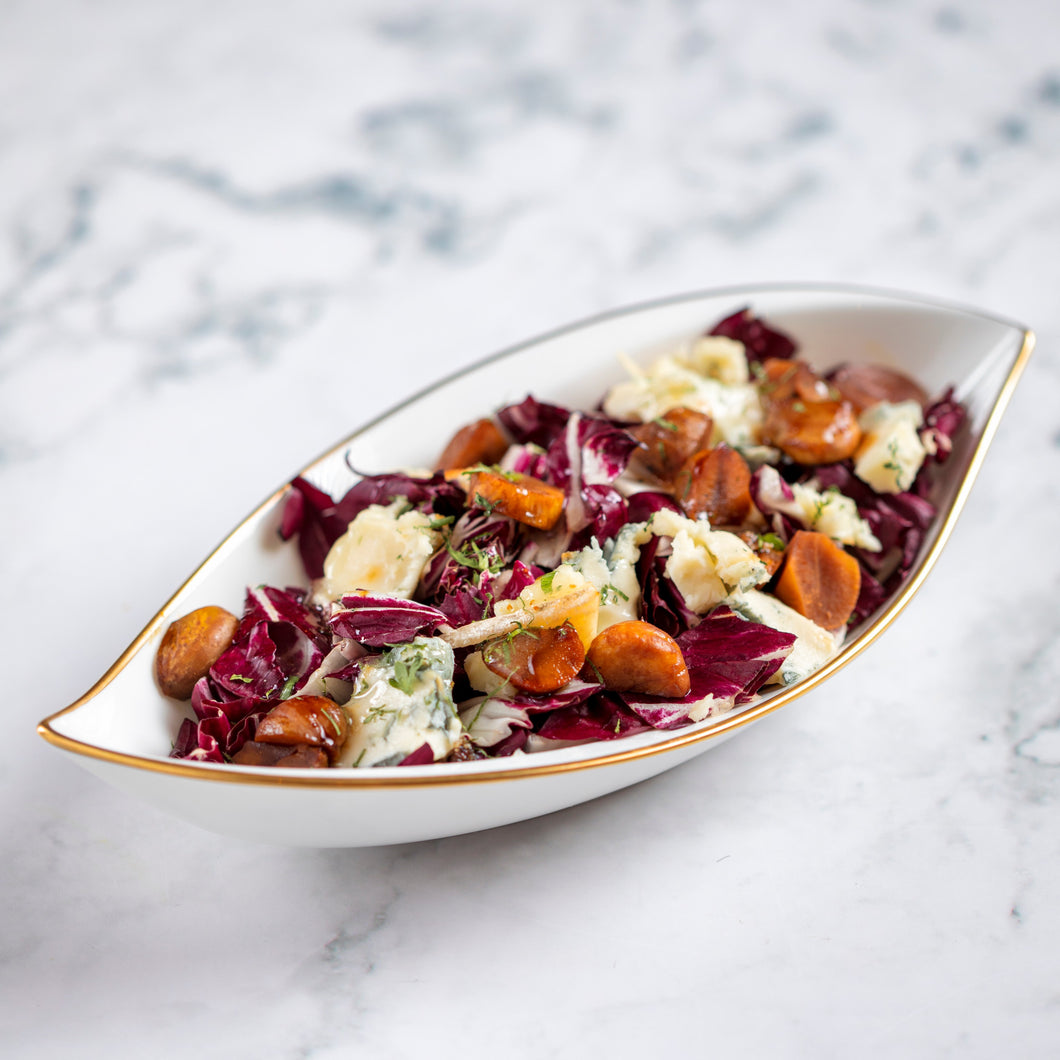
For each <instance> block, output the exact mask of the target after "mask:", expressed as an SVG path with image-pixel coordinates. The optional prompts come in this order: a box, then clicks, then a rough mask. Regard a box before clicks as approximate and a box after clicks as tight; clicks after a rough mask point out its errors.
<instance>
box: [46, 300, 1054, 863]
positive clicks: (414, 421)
mask: <svg viewBox="0 0 1060 1060" xmlns="http://www.w3.org/2000/svg"><path fill="white" fill-rule="evenodd" d="M744 306H750V307H751V308H752V309H753V310H754V312H755V313H756V314H757V315H759V316H761V317H764V318H765V319H766V320H768V321H769V322H770V323H772V324H774V325H776V326H777V327H779V328H781V329H782V330H784V331H786V332H788V333H789V334H791V335H792V336H793V337H794V338H795V339H796V341H797V342H798V343H799V348H800V355H801V356H803V357H805V358H806V359H808V360H810V361H811V362H812V363H814V364H815V365H817V366H818V367H821V368H825V367H830V366H832V365H834V364H837V363H839V362H841V361H875V362H881V363H889V364H892V365H894V366H896V367H898V368H901V369H904V370H905V371H906V372H908V373H909V374H910V375H912V376H914V377H915V378H916V379H918V380H920V382H921V383H922V384H923V385H924V386H925V387H926V388H927V390H928V392H929V393H932V394H937V393H940V392H941V391H942V390H943V389H944V388H945V387H946V386H948V385H950V384H954V385H955V386H956V388H957V396H958V397H959V398H960V399H961V400H962V401H964V402H965V403H966V406H967V409H968V414H969V415H968V421H967V425H966V427H965V428H964V429H963V430H962V432H961V433H960V434H959V435H958V439H957V444H956V445H955V448H954V451H953V454H952V456H951V458H950V460H949V461H948V462H947V463H946V464H945V465H943V471H944V474H943V476H942V478H941V480H940V482H939V487H938V493H937V495H936V497H935V500H936V501H937V503H938V505H939V516H938V518H937V519H936V522H935V524H934V526H933V527H932V529H931V531H930V534H929V536H928V538H927V540H926V542H925V546H924V548H923V551H922V554H921V556H920V557H919V559H918V561H917V564H916V566H915V567H914V568H913V570H912V572H911V574H910V576H909V577H908V579H907V580H906V582H905V584H904V585H903V587H902V588H901V590H900V591H899V592H898V593H897V594H896V595H895V596H894V597H893V598H892V599H891V600H890V601H889V602H888V604H887V605H886V606H885V607H884V608H882V609H881V610H880V611H878V612H877V613H876V614H875V615H873V616H871V617H870V619H869V620H868V621H867V622H865V623H864V624H863V625H862V626H861V627H860V628H859V629H857V630H856V631H854V634H853V635H852V636H851V637H849V638H848V640H847V642H846V644H845V646H844V647H843V649H842V651H841V652H840V653H839V655H838V656H837V657H836V658H834V659H833V660H832V661H831V662H830V663H828V665H826V666H825V667H823V668H822V669H821V670H819V671H818V672H817V673H815V674H814V675H813V676H812V677H810V678H808V679H807V680H805V681H803V682H801V683H799V684H797V685H794V686H791V687H790V688H787V689H784V690H782V691H779V692H776V693H774V694H772V695H771V696H769V697H768V698H765V699H762V700H759V701H757V702H755V703H752V704H751V705H749V706H748V707H745V708H742V709H740V710H738V711H736V712H734V713H732V714H729V715H726V716H723V717H721V718H720V719H707V720H706V721H704V722H701V723H699V724H695V725H691V726H688V727H687V728H684V729H678V730H670V731H667V732H650V733H641V734H638V735H634V736H630V737H625V738H623V739H619V740H615V741H608V742H599V743H592V744H584V745H579V746H572V747H566V748H563V749H559V750H551V751H546V752H542V753H540V754H535V755H527V756H516V757H513V758H506V759H497V760H489V761H483V762H469V763H460V764H438V765H431V766H410V767H398V768H394V767H391V768H380V769H372V770H352V769H351V770H289V769H288V770H280V769H262V768H253V767H242V766H230V765H210V764H205V763H197V762H187V761H178V760H174V759H171V758H169V757H167V756H168V753H169V749H170V747H171V744H172V741H173V739H174V737H175V735H176V732H177V729H178V727H179V724H180V721H181V718H182V717H183V716H184V710H183V705H178V704H176V703H174V702H173V701H172V700H169V699H166V698H165V697H164V696H162V694H161V693H160V692H159V691H158V688H157V686H156V684H155V680H154V666H153V664H154V656H155V651H156V648H157V646H158V642H159V640H160V639H161V636H162V634H163V632H164V631H165V629H166V627H167V625H168V624H169V622H170V621H172V619H174V618H176V617H178V616H179V615H182V614H184V613H186V612H187V611H190V610H192V609H193V608H196V607H199V606H202V605H204V604H210V603H216V604H221V605H223V606H225V607H228V608H229V609H230V610H234V611H238V610H239V608H240V606H241V604H242V599H243V594H244V590H245V587H246V586H247V585H248V584H254V585H256V584H260V583H262V582H267V583H270V584H275V585H292V584H304V578H303V574H302V571H301V566H300V563H299V560H298V556H297V552H296V549H295V545H294V543H293V542H289V543H287V544H283V543H281V542H280V541H279V539H278V535H277V526H278V522H279V515H280V511H281V508H282V501H283V496H284V492H285V488H286V487H285V486H284V487H281V488H280V489H279V490H277V492H276V493H274V494H273V495H272V496H271V497H269V498H268V499H267V500H266V501H265V502H264V503H263V504H262V505H261V506H260V507H259V508H258V509H257V510H256V511H255V512H253V513H252V514H251V515H250V516H249V517H248V518H247V519H246V520H245V521H244V522H243V523H242V524H241V525H240V526H239V527H237V528H236V530H235V531H234V532H233V533H232V534H231V535H230V536H229V537H228V538H226V539H225V541H224V542H222V544H221V545H220V546H219V547H218V548H217V549H216V551H215V552H214V553H213V554H212V555H211V556H210V557H209V558H208V559H207V560H206V561H205V562H204V563H203V564H202V566H201V567H200V568H199V569H198V570H197V571H196V572H195V573H194V574H193V575H192V576H191V577H190V578H189V579H188V581H187V582H186V583H185V584H184V585H183V586H182V587H181V588H180V589H179V590H178V591H177V592H176V594H175V595H174V596H173V597H172V598H171V599H170V600H169V601H168V602H167V603H166V604H165V605H164V606H163V607H162V609H161V610H160V611H159V612H158V614H157V615H155V617H154V618H153V619H152V620H151V622H150V623H149V624H148V625H147V627H146V628H145V629H144V630H143V632H141V633H140V635H139V636H138V637H137V638H136V640H135V641H134V642H133V643H132V644H131V645H130V646H129V647H128V648H127V649H126V651H125V652H124V653H123V654H122V656H121V658H119V659H118V660H117V662H115V663H114V665H113V666H111V667H110V669H109V670H108V671H107V672H106V674H104V676H103V677H102V678H101V679H100V680H99V681H98V682H97V684H96V685H95V686H94V687H93V688H92V689H91V690H90V691H89V692H87V693H86V694H85V695H84V696H82V697H81V698H80V699H78V700H77V701H76V702H75V703H73V704H71V705H70V706H68V707H66V708H65V709H64V710H61V711H59V712H57V713H55V714H52V715H51V716H50V717H48V718H46V719H45V720H44V721H42V722H41V723H40V726H39V731H40V733H41V735H42V736H43V737H44V739H45V740H47V741H48V742H49V743H51V744H53V745H54V746H55V747H57V748H59V749H60V750H62V751H64V752H66V753H67V754H69V755H71V756H72V757H73V759H74V760H75V761H76V762H78V763H79V764H80V765H82V766H84V767H85V768H86V769H88V770H89V771H90V772H92V773H94V774H96V775H97V776H99V777H100V778H102V779H103V780H105V781H107V782H109V783H111V784H114V785H115V786H117V787H118V788H121V789H123V790H125V791H127V792H129V793H131V794H133V795H135V796H137V797H139V798H142V799H145V800H147V801H148V802H149V803H151V804H153V805H155V806H157V807H159V808H161V809H163V810H165V811H168V812H169V813H172V814H174V815H176V816H177V817H182V818H184V819H185V820H187V821H190V822H193V823H194V824H197V825H200V826H202V827H203V828H206V829H209V830H211V831H215V832H220V833H222V834H226V835H231V836H235V837H239V838H244V839H253V840H261V841H265V842H273V843H281V844H289V845H297V846H372V845H382V844H387V843H400V842H408V841H412V840H420V839H431V838H439V837H442V836H447V835H458V834H460V833H464V832H472V831H477V830H479V829H484V828H491V827H494V826H497V825H503V824H510V823H512V822H514V821H520V820H525V819H527V818H531V817H536V816H539V815H541V814H545V813H550V812H552V811H554V810H558V809H562V808H564V807H567V806H573V805H575V804H577V803H580V802H585V801H587V800H589V799H593V798H596V797H597V796H600V795H605V794H607V793H609V792H612V791H616V790H618V789H619V788H623V787H626V786H628V785H630V784H635V783H637V782H638V781H641V780H645V779H647V778H648V777H652V776H655V775H656V774H658V773H661V772H663V771H664V770H667V769H670V768H672V767H673V766H676V765H679V764H680V763H682V762H685V761H687V760H688V759H690V758H692V757H693V756H695V755H698V754H700V753H702V752H703V751H706V750H707V749H708V748H710V747H714V746H716V745H718V744H719V743H721V742H722V741H723V740H725V739H727V738H729V737H730V736H732V735H733V734H734V733H736V732H737V731H739V730H740V729H742V728H744V727H745V726H747V725H750V724H751V723H753V722H755V721H758V720H759V719H760V718H762V717H764V716H765V715H766V714H769V713H771V712H772V711H774V710H777V709H778V708H779V707H781V706H783V705H785V704H787V703H790V702H791V701H792V700H793V699H796V698H797V697H799V696H802V695H804V694H805V693H807V692H809V691H810V690H811V689H813V688H816V687H817V686H818V685H820V684H821V682H823V681H825V680H826V679H827V678H828V677H829V675H830V674H832V673H834V672H835V671H836V670H838V669H839V668H840V667H842V666H844V665H845V664H846V663H847V662H849V661H850V660H851V659H852V658H853V657H854V656H855V655H856V654H857V653H858V652H860V651H862V650H863V649H864V648H865V647H866V646H867V645H868V644H869V643H871V642H872V641H873V640H875V638H876V637H878V636H879V635H880V633H881V632H882V631H883V630H884V629H885V628H886V627H887V626H888V625H889V624H890V623H891V622H892V621H893V620H894V618H895V617H896V615H897V614H898V613H899V612H900V611H901V609H902V608H903V607H904V606H905V604H906V603H907V602H908V600H909V599H910V597H911V596H912V594H913V593H914V592H915V591H916V590H917V588H918V587H919V586H920V584H921V583H922V582H923V579H924V578H925V576H926V575H927V573H928V571H929V570H930V568H931V567H932V565H933V564H934V562H935V560H936V559H937V557H938V555H939V552H940V551H941V549H942V547H943V545H944V543H945V541H946V539H947V537H948V536H949V534H950V532H951V530H952V528H953V526H954V523H955V522H956V519H957V517H958V515H959V513H960V510H961V508H962V507H963V505H964V502H965V500H966V498H967V496H968V493H969V490H970V489H971V486H972V481H973V479H974V478H975V475H976V473H977V471H978V469H979V466H980V464H981V462H982V459H983V456H984V454H985V452H986V449H987V446H988V445H989V443H990V441H991V439H992V437H993V435H994V432H995V430H996V428H997V425H998V422H999V421H1000V418H1001V415H1002V413H1003V411H1004V409H1005V406H1006V405H1007V403H1008V401H1009V398H1010V396H1011V394H1012V391H1013V389H1014V387H1015V385H1016V382H1017V379H1018V377H1019V375H1020V373H1021V371H1022V369H1023V367H1024V365H1025V364H1026V361H1027V359H1028V357H1029V356H1030V353H1031V350H1032V348H1033V345H1034V337H1033V335H1032V333H1031V332H1029V331H1028V330H1026V329H1025V328H1022V327H1020V326H1018V325H1016V324H1012V323H1009V322H1006V321H1004V320H1000V319H997V318H994V317H991V316H988V315H985V314H982V313H978V312H974V311H970V310H967V309H963V308H958V307H952V306H946V305H940V304H937V303H932V302H929V301H926V300H923V299H919V298H914V297H908V296H904V295H896V294H889V293H885V292H877V291H868V290H862V289H855V288H842V287H840V288H836V287H824V286H765V287H751V288H739V289H730V290H720V291H713V292H707V293H699V294H690V295H685V296H681V297H677V298H672V299H668V300H666V301H661V302H656V303H652V304H648V305H643V306H637V307H634V308H631V309H625V310H620V311H616V312H611V313H606V314H604V315H602V316H599V317H596V318H595V319H592V320H589V321H587V322H584V323H579V324H576V325H573V326H570V327H566V328H561V329H559V330H557V331H555V332H552V333H551V334H549V335H546V336H544V337H542V338H539V339H536V340H534V341H532V342H528V343H525V344H523V345H520V346H517V347H514V348H512V349H509V350H506V351H504V352H502V353H498V354H496V355H495V356H493V357H490V358H488V359H487V360H485V361H482V362H481V363H479V364H478V365H476V366H473V367H471V368H469V369H467V370H466V371H463V372H460V373H458V374H456V375H454V376H451V377H449V378H448V379H446V380H444V381H443V382H441V383H439V384H437V385H436V386H433V387H430V388H429V389H427V390H425V391H423V392H421V393H420V394H417V395H416V396H415V397H412V398H410V399H409V400H407V401H406V402H404V403H403V404H401V405H399V406H398V407H397V408H395V409H393V410H392V411H390V412H388V413H386V414H385V415H384V416H381V417H379V418H378V419H376V420H374V421H373V422H371V423H369V424H368V425H367V426H365V427H363V428H361V429H360V430H359V431H357V432H355V433H354V434H352V435H350V436H349V437H348V438H346V439H344V440H343V441H341V442H340V443H339V444H338V445H336V446H335V448H333V449H332V450H330V451H329V452H328V453H325V454H324V455H323V456H321V457H320V458H319V459H317V460H315V461H314V462H313V463H312V464H310V465H309V466H308V467H307V468H306V469H305V470H304V472H303V474H304V475H305V476H306V477H307V478H309V479H310V480H311V481H313V482H315V483H317V484H318V485H320V486H321V487H322V488H324V489H326V490H328V491H329V492H331V493H332V494H333V495H338V494H340V493H341V492H343V491H344V490H345V489H346V488H347V487H348V486H349V485H351V484H352V482H353V481H354V480H355V479H354V476H353V475H352V473H351V472H350V471H349V466H351V465H352V466H353V467H357V468H361V469H366V470H371V471H373V472H375V471H386V470H392V469H393V468H396V467H403V466H404V467H408V466H424V465H425V464H429V463H430V462H431V461H432V460H433V459H434V457H435V456H436V452H437V450H438V449H439V448H440V447H441V445H442V444H444V442H445V440H446V439H447V438H448V437H449V436H450V435H451V433H452V432H453V431H454V430H455V429H456V428H457V427H459V426H461V425H462V424H464V423H466V422H468V421H470V420H473V419H477V418H478V417H479V416H481V415H484V414H486V413H488V412H489V411H490V410H492V409H495V408H498V407H500V406H501V405H503V404H505V403H507V402H510V401H518V400H521V399H522V398H523V397H525V396H526V394H527V392H532V393H533V394H534V396H535V397H537V398H538V399H540V400H544V401H553V402H556V403H560V404H564V405H568V406H572V407H582V408H585V407H592V406H593V405H595V403H596V402H597V401H598V400H599V399H600V397H601V396H602V395H603V393H604V390H605V389H606V388H607V387H608V386H610V385H611V384H613V383H615V382H617V381H619V380H620V379H621V378H623V377H624V375H625V373H624V372H623V370H622V368H621V366H620V364H619V361H618V355H619V354H624V355H626V356H628V357H631V358H633V359H634V360H639V361H642V362H643V361H645V360H648V359H650V358H651V357H653V356H654V355H656V354H657V353H659V352H661V351H662V350H664V349H666V348H668V347H671V346H672V345H673V344H674V343H675V342H678V341H680V340H682V339H685V338H688V337H690V336H693V335H696V334H699V333H701V332H702V331H703V330H704V329H705V328H708V327H710V326H712V325H713V324H714V323H715V322H716V321H718V320H719V319H721V318H722V317H725V316H728V315H729V314H730V313H732V312H734V311H736V310H737V309H740V308H742V307H744Z"/></svg>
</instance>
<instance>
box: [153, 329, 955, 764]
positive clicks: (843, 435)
mask: <svg viewBox="0 0 1060 1060" xmlns="http://www.w3.org/2000/svg"><path fill="white" fill-rule="evenodd" d="M627 369H628V374H629V378H628V379H627V380H626V381H624V382H621V383H619V384H617V385H616V386H614V387H612V388H611V389H610V390H609V391H607V393H605V394H604V395H603V397H602V400H601V401H600V404H599V405H598V406H597V407H596V408H594V409H568V408H565V407H562V406H560V405H555V404H549V403H545V402H542V401H539V400H537V399H536V398H535V397H534V396H532V395H528V396H527V397H526V398H525V399H524V400H522V401H520V402H518V403H516V404H512V405H508V406H506V407H504V408H501V409H499V410H497V411H496V412H495V413H494V414H493V415H491V416H486V417H484V418H482V419H480V420H478V421H476V422H474V423H471V424H468V425H466V426H465V427H463V428H461V430H459V431H458V432H457V433H456V434H455V435H454V436H453V438H451V439H450V440H449V441H448V443H447V444H446V445H445V446H444V447H443V448H442V451H441V453H440V456H439V457H438V459H437V461H436V464H435V466H434V467H433V468H432V469H423V470H402V471H393V472H387V473H383V474H370V475H365V476H364V477H362V478H361V479H360V480H359V481H358V482H357V483H356V484H355V485H354V486H353V487H352V488H350V489H349V490H348V491H347V492H346V493H345V494H344V495H343V496H341V497H332V496H330V495H329V494H327V493H325V492H324V491H323V490H321V489H320V488H318V487H317V486H315V485H313V484H312V483H311V482H309V481H307V480H306V479H304V478H296V479H295V480H294V481H293V482H292V483H290V486H289V490H288V494H287V497H286V499H285V502H284V508H283V512H282V525H281V527H280V534H281V536H282V537H283V538H284V539H295V540H296V542H297V548H298V551H299V554H300V556H301V560H302V564H303V566H304V569H305V583H304V584H303V585H301V586H297V587H290V586H285V587H279V586H268V585H264V586H258V587H254V588H250V589H248V590H247V592H246V598H245V601H244V604H243V610H242V613H241V614H240V615H239V616H237V615H235V614H232V613H230V612H229V611H227V610H225V609H224V608H222V607H216V606H211V607H204V608H199V609H198V610H196V611H193V612H191V613H190V614H188V615H184V616H183V617H181V618H179V619H177V620H176V621H175V622H173V623H172V624H171V625H170V627H169V628H168V629H167V630H166V633H165V635H164V636H163V638H162V641H161V644H160V646H159V650H158V655H157V658H156V675H157V678H158V683H159V687H160V688H161V690H162V691H163V693H164V694H166V695H169V696H173V697H175V698H178V699H182V700H190V706H191V712H192V715H193V716H191V717H188V718H186V719H185V720H184V722H183V724H182V726H181V728H180V731H179V733H178V735H177V739H176V742H175V744H174V747H173V750H172V755H173V756H174V757H177V758H185V759H197V760H201V761H207V762H234V763H238V764H244V765H256V766H282V767H305V768H317V767H319V768H371V767H376V766H393V765H399V766H400V765H420V764H427V763H431V762H440V761H471V760H477V759H484V758H495V757H503V756H508V755H513V754H527V753H534V752H538V751H543V750H548V749H550V748H555V747H562V746H566V745H568V744H570V743H575V742H586V741H598V740H614V739H617V738H621V737H624V736H627V735H630V734H633V733H637V732H642V731H646V730H650V729H675V728H679V727H682V726H686V725H690V724H693V723H696V722H701V721H703V720H705V719H708V718H717V717H720V716H722V715H724V714H726V713H728V712H731V711H733V710H735V709H736V708H738V707H740V706H743V705H745V704H747V703H749V702H752V701H753V700H755V699H756V698H758V697H759V696H760V695H762V694H764V693H765V692H768V691H769V689H770V688H772V687H774V686H784V685H790V684H793V683H795V682H797V681H800V680H803V679H804V678H805V677H807V676H809V675H810V674H812V673H813V672H814V671H815V670H817V669H819V668H820V667H821V666H823V665H824V664H825V663H826V662H827V661H828V660H829V659H831V658H832V657H833V656H834V655H835V654H836V653H837V652H838V651H839V648H840V646H841V645H842V643H843V639H844V637H845V635H846V633H847V631H848V629H850V628H851V627H853V626H856V625H857V624H858V623H860V622H862V621H863V620H864V619H865V618H866V617H867V616H868V615H870V614H871V613H872V612H873V611H875V610H876V609H877V608H878V607H879V606H880V605H881V604H882V603H883V602H884V601H886V600H887V599H888V598H889V597H890V596H891V595H892V594H893V593H894V592H895V591H896V590H897V588H898V587H899V586H900V585H901V583H902V582H903V581H904V580H905V578H906V576H907V575H908V573H909V571H910V569H911V568H912V565H913V563H914V561H915V559H916V556H917V554H918V552H919V550H920V547H921V545H922V543H923V540H924V536H925V533H926V531H927V529H928V527H929V526H930V524H931V522H932V520H933V518H934V516H935V507H934V505H933V504H932V502H931V490H932V481H933V477H934V473H935V470H936V468H937V467H938V465H939V464H940V463H942V462H943V461H944V460H945V459H946V458H947V456H948V454H949V452H950V450H951V448H952V440H953V437H954V434H955V432H956V431H957V430H958V429H959V427H960V425H961V423H962V421H963V419H964V415H965V413H964V410H963V408H962V406H961V405H960V403H959V402H958V401H956V400H955V398H954V395H953V393H952V390H949V391H947V392H946V393H944V394H942V395H940V396H938V397H936V398H934V399H932V398H931V397H930V396H929V395H928V394H926V393H925V392H924V390H923V389H922V388H921V386H920V385H919V384H918V383H917V382H916V381H914V380H912V379H910V378H908V377H906V376H905V375H902V374H901V373H899V372H897V371H895V370H894V369H891V368H887V367H884V366H880V365H862V364H847V365H838V366H836V367H835V368H834V369H832V370H831V371H828V372H826V373H820V372H818V371H816V370H815V369H814V368H812V367H811V366H810V364H809V363H808V362H806V361H805V360H803V359H801V358H800V357H799V355H798V350H797V348H796V344H795V342H794V341H793V340H792V339H791V338H790V337H789V336H788V335H786V334H784V333H782V332H781V331H779V330H777V329H776V328H774V327H772V326H770V325H769V324H768V323H767V322H765V321H763V320H761V319H759V318H758V317H756V316H755V315H754V313H753V312H752V311H751V310H750V309H741V310H740V311H738V312H736V313H733V314H732V315H731V316H728V317H726V318H725V319H724V320H721V321H720V322H718V323H717V324H716V325H715V326H713V327H712V328H710V329H709V330H708V331H706V332H704V333H703V334H702V335H700V336H699V337H697V338H696V339H694V340H692V341H690V342H688V343H686V344H684V345H683V346H681V347H680V348H675V349H674V350H672V351H671V352H669V353H667V354H666V355H663V356H660V357H659V358H658V359H657V360H656V361H655V362H654V363H653V364H651V365H650V366H647V367H638V366H636V365H634V364H628V365H627Z"/></svg>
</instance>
